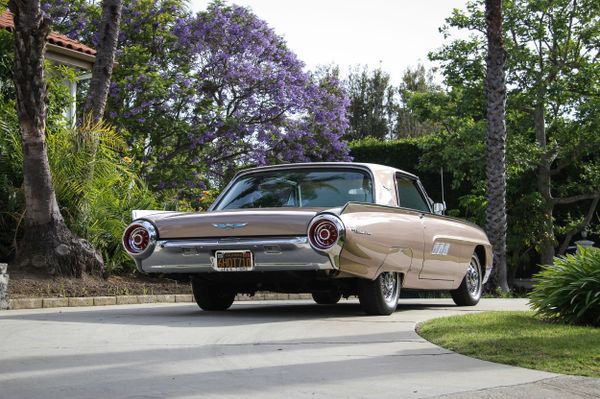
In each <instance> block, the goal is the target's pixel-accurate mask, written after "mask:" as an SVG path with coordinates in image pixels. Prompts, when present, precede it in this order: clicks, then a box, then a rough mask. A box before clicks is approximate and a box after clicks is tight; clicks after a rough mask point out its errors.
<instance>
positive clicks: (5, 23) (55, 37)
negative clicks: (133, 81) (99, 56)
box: [0, 11, 96, 55]
mask: <svg viewBox="0 0 600 399" xmlns="http://www.w3.org/2000/svg"><path fill="white" fill-rule="evenodd" d="M14 27H15V25H14V23H13V17H12V14H11V13H10V11H5V12H4V13H2V14H1V15H0V29H7V30H13V28H14ZM48 43H52V44H54V45H57V46H60V47H64V48H68V49H71V50H74V51H78V52H80V53H84V54H89V55H96V50H94V49H93V48H91V47H88V46H86V45H85V44H82V43H79V42H78V41H77V40H73V39H71V38H69V37H67V36H65V35H61V34H60V33H57V32H50V34H49V35H48Z"/></svg>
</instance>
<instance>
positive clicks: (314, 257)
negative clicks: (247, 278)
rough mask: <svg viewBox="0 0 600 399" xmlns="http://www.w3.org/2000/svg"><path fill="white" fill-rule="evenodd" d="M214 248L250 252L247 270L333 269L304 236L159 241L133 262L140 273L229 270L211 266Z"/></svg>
mask: <svg viewBox="0 0 600 399" xmlns="http://www.w3.org/2000/svg"><path fill="white" fill-rule="evenodd" d="M217 250H250V251H252V254H253V258H254V267H253V269H252V271H250V272H264V271H301V270H331V269H335V267H334V266H333V264H332V262H331V261H330V258H329V257H328V256H327V255H326V254H321V253H319V252H317V251H315V250H314V249H313V248H312V247H311V246H310V244H309V242H308V239H307V237H306V236H294V237H250V238H221V239H168V240H158V241H157V242H156V246H155V247H154V251H153V252H152V253H151V254H150V256H148V257H147V258H144V259H135V261H136V265H137V267H138V270H139V271H140V272H143V273H189V274H193V273H231V272H225V271H218V270H216V269H215V267H214V266H213V264H214V257H215V251H217ZM234 273H235V272H234ZM241 273H248V272H241Z"/></svg>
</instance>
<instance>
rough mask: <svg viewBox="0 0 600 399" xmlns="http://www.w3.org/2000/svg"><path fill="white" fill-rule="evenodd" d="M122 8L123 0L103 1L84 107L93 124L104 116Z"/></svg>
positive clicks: (85, 113)
mask: <svg viewBox="0 0 600 399" xmlns="http://www.w3.org/2000/svg"><path fill="white" fill-rule="evenodd" d="M122 8H123V3H122V0H104V1H103V2H102V20H101V22H100V29H99V31H98V36H99V38H100V39H99V41H98V46H97V48H96V50H97V53H96V61H95V62H94V68H93V70H92V80H91V82H90V89H89V92H88V95H87V98H86V101H85V105H84V107H83V115H84V118H89V121H90V122H91V123H92V124H96V123H98V122H99V121H100V120H101V119H102V117H103V116H104V109H105V108H106V99H107V97H108V91H109V88H110V78H111V76H112V71H113V65H114V63H115V52H116V49H117V40H118V38H119V24H120V23H121V10H122Z"/></svg>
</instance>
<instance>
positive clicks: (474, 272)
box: [450, 254, 483, 306]
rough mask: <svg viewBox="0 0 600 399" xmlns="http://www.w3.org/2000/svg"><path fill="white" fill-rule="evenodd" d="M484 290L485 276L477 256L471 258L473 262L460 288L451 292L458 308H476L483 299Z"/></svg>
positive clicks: (470, 263)
mask: <svg viewBox="0 0 600 399" xmlns="http://www.w3.org/2000/svg"><path fill="white" fill-rule="evenodd" d="M482 289H483V274H482V273H481V263H480V262H479V257H477V255H476V254H473V256H471V262H469V267H468V268H467V272H466V273H465V277H464V278H463V281H462V282H461V283H460V286H459V287H458V288H457V289H455V290H452V291H450V295H452V299H453V300H454V303H455V304H457V305H458V306H475V305H477V303H479V299H481V291H482Z"/></svg>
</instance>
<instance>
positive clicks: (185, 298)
mask: <svg viewBox="0 0 600 399" xmlns="http://www.w3.org/2000/svg"><path fill="white" fill-rule="evenodd" d="M290 299H312V296H311V295H310V294H277V293H270V292H265V293H261V292H259V293H257V294H256V295H254V296H252V297H250V296H248V295H238V296H237V297H236V298H235V300H236V301H265V300H267V301H268V300H290ZM189 302H194V297H193V296H192V295H191V294H167V295H117V296H95V297H69V298H18V299H11V300H9V301H8V306H7V308H9V309H15V310H16V309H40V308H57V307H81V306H107V305H133V304H141V303H189ZM5 309H6V308H5Z"/></svg>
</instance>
